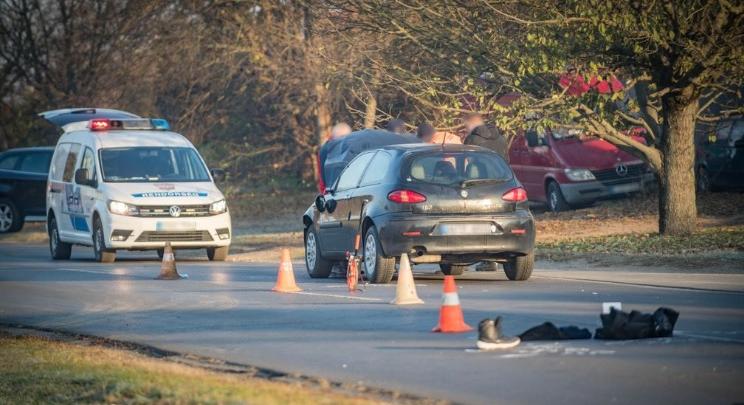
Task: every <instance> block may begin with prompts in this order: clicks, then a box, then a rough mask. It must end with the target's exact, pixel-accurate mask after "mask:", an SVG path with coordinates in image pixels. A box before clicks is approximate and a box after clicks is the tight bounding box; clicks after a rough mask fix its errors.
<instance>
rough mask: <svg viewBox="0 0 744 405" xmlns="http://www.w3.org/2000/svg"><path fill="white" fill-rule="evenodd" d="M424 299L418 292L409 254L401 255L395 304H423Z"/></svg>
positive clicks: (393, 302)
mask: <svg viewBox="0 0 744 405" xmlns="http://www.w3.org/2000/svg"><path fill="white" fill-rule="evenodd" d="M423 303H424V301H423V300H421V298H419V297H418V294H417V293H416V284H415V283H414V282H413V272H412V271H411V263H410V262H409V261H408V255H407V254H405V253H403V254H402V255H400V267H399V268H398V285H397V286H396V287H395V299H394V300H393V301H392V302H391V304H394V305H411V304H423Z"/></svg>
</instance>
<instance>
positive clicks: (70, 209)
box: [40, 109, 231, 262]
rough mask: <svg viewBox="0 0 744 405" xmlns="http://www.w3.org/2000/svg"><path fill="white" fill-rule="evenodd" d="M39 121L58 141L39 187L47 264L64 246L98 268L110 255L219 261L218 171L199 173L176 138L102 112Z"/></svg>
mask: <svg viewBox="0 0 744 405" xmlns="http://www.w3.org/2000/svg"><path fill="white" fill-rule="evenodd" d="M40 115H41V116H42V117H44V118H45V119H47V120H48V121H50V122H52V123H53V124H55V125H58V126H60V127H61V128H62V130H63V131H64V133H63V134H62V136H61V137H60V139H59V141H58V143H57V146H56V148H55V150H54V156H53V157H52V164H51V167H50V170H49V180H48V184H47V193H46V206H47V230H48V232H49V249H50V252H51V255H52V258H54V259H57V260H59V259H69V258H70V250H71V247H72V245H83V246H92V247H93V250H94V252H95V258H96V260H97V261H99V262H113V261H114V260H115V258H116V251H117V250H118V249H125V250H158V253H159V255H161V256H162V254H163V248H164V246H165V243H166V242H170V243H171V245H172V246H173V247H174V248H181V249H197V248H206V250H207V256H208V257H209V259H210V260H224V259H225V257H226V256H227V251H228V248H229V246H230V239H231V225H230V214H229V212H228V210H227V204H226V203H225V198H224V196H223V195H222V193H221V192H220V191H219V190H218V189H217V186H216V185H215V179H216V180H217V181H219V180H221V179H222V178H224V175H225V173H224V171H221V170H219V169H213V170H212V171H209V170H207V167H206V165H205V164H204V160H203V159H202V157H201V156H200V155H199V152H197V151H196V149H195V148H194V146H193V145H192V144H191V142H189V141H188V140H187V139H186V138H184V137H183V136H181V135H179V134H177V133H174V132H171V131H169V126H168V123H167V122H166V121H165V120H162V119H148V118H140V117H138V116H136V115H134V114H130V113H127V112H123V111H117V110H108V109H64V110H55V111H48V112H45V113H41V114H40Z"/></svg>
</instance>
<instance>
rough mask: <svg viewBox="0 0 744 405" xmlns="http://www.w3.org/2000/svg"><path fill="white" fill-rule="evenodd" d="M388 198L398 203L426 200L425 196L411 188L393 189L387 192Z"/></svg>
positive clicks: (413, 202) (414, 202)
mask: <svg viewBox="0 0 744 405" xmlns="http://www.w3.org/2000/svg"><path fill="white" fill-rule="evenodd" d="M388 200H390V201H392V202H395V203H398V204H416V203H422V202H424V201H426V196H425V195H423V194H420V193H417V192H415V191H411V190H395V191H393V192H391V193H390V194H388Z"/></svg>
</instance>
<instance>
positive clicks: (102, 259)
mask: <svg viewBox="0 0 744 405" xmlns="http://www.w3.org/2000/svg"><path fill="white" fill-rule="evenodd" d="M93 253H94V254H95V258H96V261H97V262H99V263H113V262H114V260H116V250H113V249H107V248H106V238H105V237H104V236H103V224H101V219H100V218H98V217H96V218H95V220H94V222H93Z"/></svg>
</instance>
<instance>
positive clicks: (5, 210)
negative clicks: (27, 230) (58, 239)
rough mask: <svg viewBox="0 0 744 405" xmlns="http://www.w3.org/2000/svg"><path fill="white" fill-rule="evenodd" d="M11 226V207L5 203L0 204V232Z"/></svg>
mask: <svg viewBox="0 0 744 405" xmlns="http://www.w3.org/2000/svg"><path fill="white" fill-rule="evenodd" d="M11 226H13V208H12V207H11V206H10V205H8V204H5V203H2V204H0V232H8V231H9V230H10V227H11Z"/></svg>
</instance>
